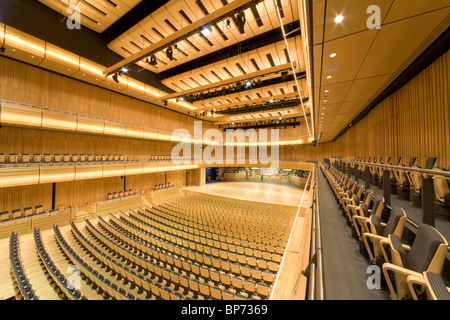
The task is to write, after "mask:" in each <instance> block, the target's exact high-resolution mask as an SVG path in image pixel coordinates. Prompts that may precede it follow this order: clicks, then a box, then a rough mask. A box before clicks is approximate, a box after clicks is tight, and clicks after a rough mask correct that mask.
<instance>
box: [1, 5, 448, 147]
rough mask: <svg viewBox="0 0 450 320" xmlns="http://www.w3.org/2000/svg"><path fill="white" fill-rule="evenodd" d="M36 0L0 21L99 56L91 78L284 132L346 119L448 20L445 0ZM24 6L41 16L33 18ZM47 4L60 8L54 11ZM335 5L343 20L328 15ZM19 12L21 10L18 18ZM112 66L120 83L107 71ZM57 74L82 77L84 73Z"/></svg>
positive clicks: (175, 105) (320, 135)
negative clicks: (70, 15) (70, 24)
mask: <svg viewBox="0 0 450 320" xmlns="http://www.w3.org/2000/svg"><path fill="white" fill-rule="evenodd" d="M33 3H34V6H32V5H29V4H27V5H20V4H18V2H17V3H16V2H14V3H13V4H11V2H8V1H6V0H0V9H2V10H3V11H4V12H6V14H5V15H3V16H2V10H0V19H1V20H0V22H4V23H6V24H8V25H11V24H13V27H15V28H17V29H19V30H21V31H23V32H27V33H29V34H31V35H33V36H34V37H38V38H39V39H42V40H43V41H48V42H50V43H52V44H54V45H57V46H59V47H61V48H62V49H64V50H67V51H69V52H70V53H73V54H75V55H79V56H81V57H83V58H86V59H90V60H91V61H93V62H94V63H95V64H98V66H99V68H102V72H103V79H99V78H100V77H98V75H96V76H94V77H93V78H96V81H99V83H98V85H100V86H103V87H105V88H108V89H111V90H115V91H119V92H121V93H123V94H127V95H132V96H134V97H136V98H139V99H144V97H143V94H142V93H144V94H145V93H146V92H156V91H157V92H158V93H157V94H156V97H157V99H158V103H160V105H161V106H163V107H168V108H172V109H174V110H176V111H178V112H183V113H186V114H189V115H191V116H195V117H197V118H200V119H203V120H209V121H213V122H214V123H215V124H216V125H217V126H218V127H220V128H223V129H225V128H239V127H241V128H251V127H255V128H263V127H275V125H276V124H277V123H278V122H279V124H280V125H281V123H282V124H283V126H281V127H280V128H281V129H283V128H287V127H289V128H290V129H289V134H290V135H292V136H295V135H297V136H303V135H308V136H314V137H315V138H316V139H318V140H320V142H326V141H331V140H333V139H335V138H336V137H337V136H338V135H339V133H340V132H342V130H344V129H345V128H347V127H348V126H349V125H350V126H351V125H352V121H354V119H355V118H357V116H358V115H359V114H361V112H363V110H365V109H366V108H367V106H369V105H370V103H371V102H373V101H374V100H375V99H376V98H377V97H378V96H379V95H380V93H381V92H383V91H384V90H385V89H386V88H387V87H388V86H389V85H390V84H392V83H393V82H394V81H395V80H396V78H397V77H398V76H399V75H400V74H401V73H402V72H403V71H404V70H405V69H406V68H407V67H408V66H410V65H411V64H412V63H413V62H414V60H415V59H416V58H417V57H418V56H419V55H420V54H421V53H423V52H424V51H425V50H426V49H427V48H428V47H429V46H430V45H431V44H432V42H433V41H434V40H435V39H437V38H438V37H439V35H441V34H442V33H443V32H444V31H445V29H446V28H448V26H449V13H450V7H449V5H448V0H433V1H424V0H358V1H355V0H333V1H331V0H310V1H308V0H305V1H298V0H170V1H165V0H152V1H139V0H72V1H69V0H33ZM38 3H39V6H38V5H37V4H38ZM73 4H76V5H77V6H78V7H79V8H80V11H81V13H82V14H83V15H82V17H81V24H82V30H80V31H79V32H78V33H68V31H67V27H65V26H63V24H62V23H61V21H63V20H64V19H67V17H66V18H64V16H67V6H68V5H73ZM371 5H376V6H378V7H379V8H380V18H381V27H380V28H379V29H369V28H368V26H367V24H366V22H367V19H368V18H369V17H370V16H371V14H370V13H367V8H368V7H369V6H371ZM33 12H34V13H36V12H38V13H39V16H40V17H46V18H45V21H44V20H43V19H41V20H40V21H39V23H36V22H37V20H36V19H38V18H35V17H33V15H32V14H33ZM51 12H53V14H55V13H56V14H60V15H62V16H61V17H60V18H59V19H57V21H54V20H55V19H52V18H51V17H52V14H51ZM241 12H243V13H244V16H245V23H244V24H243V25H242V26H240V25H239V14H240V13H241ZM305 12H307V14H305ZM338 15H342V17H343V20H342V21H341V22H340V23H336V22H335V18H336V16H338ZM25 16H26V17H27V18H29V19H20V17H25ZM20 20H22V21H20ZM93 21H96V22H97V23H94V22H93ZM36 26H38V27H36ZM205 26H209V30H208V31H209V32H208V33H206V32H205V31H204V29H205ZM228 26H229V28H228ZM69 34H70V37H68V35H69ZM83 41H84V42H85V43H86V44H87V45H82V43H83ZM169 47H170V48H171V49H172V56H170V55H168V54H167V48H169ZM332 53H335V56H334V57H330V54H332ZM68 55H70V54H68ZM151 58H153V59H154V63H151V61H150V60H151ZM27 62H29V61H27ZM43 66H44V67H45V64H43ZM123 67H125V68H126V69H128V71H122V68H123ZM116 72H120V74H119V80H120V82H119V83H118V84H116V83H115V82H114V81H112V78H111V76H112V75H114V73H116ZM65 74H66V75H68V76H74V77H77V78H79V79H82V80H84V73H83V75H81V73H80V72H78V74H77V76H75V74H70V73H67V71H65ZM329 76H331V78H328V77H329ZM135 80H136V81H140V82H136V81H135ZM92 81H93V82H94V83H95V79H92ZM132 83H133V85H132ZM96 84H97V83H96ZM147 86H148V87H149V88H150V89H148V90H147ZM137 88H139V89H137ZM136 90H140V91H139V93H136V92H135V91H136ZM145 98H147V97H145ZM144 100H145V99H144ZM148 101H149V102H154V101H155V100H154V99H153V100H148ZM305 117H306V118H305ZM305 119H306V120H305ZM311 140H312V139H309V140H305V141H311Z"/></svg>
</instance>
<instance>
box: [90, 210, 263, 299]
mask: <svg viewBox="0 0 450 320" xmlns="http://www.w3.org/2000/svg"><path fill="white" fill-rule="evenodd" d="M98 219H99V227H100V228H101V230H102V231H101V230H100V229H99V230H96V228H95V227H94V226H93V225H92V224H90V223H89V222H88V224H87V225H88V227H89V228H90V230H91V231H92V232H95V233H96V236H97V237H99V238H104V240H103V241H104V244H106V245H107V246H109V249H111V250H115V251H116V252H119V251H117V250H118V249H117V247H119V245H118V244H117V243H116V242H119V243H124V244H126V245H127V246H130V247H131V248H134V249H135V250H139V252H141V253H142V254H144V255H145V256H147V258H146V259H143V258H141V257H138V258H136V257H133V256H130V253H129V252H127V251H124V249H121V251H120V252H119V253H120V254H121V255H128V256H129V257H128V258H127V259H130V261H131V263H132V264H133V265H139V267H140V268H142V269H146V270H147V271H148V272H150V273H151V274H154V275H156V278H157V279H158V282H159V283H161V284H162V285H163V287H164V288H165V289H168V290H169V291H170V290H173V289H175V290H177V291H179V289H180V287H181V289H182V290H181V292H180V291H179V292H180V293H181V294H182V295H185V294H187V293H188V292H187V291H189V292H192V293H193V294H192V295H190V297H193V298H194V299H226V298H228V299H230V298H234V299H243V298H254V299H256V298H262V297H258V296H257V294H258V293H259V294H261V295H264V294H266V296H267V295H268V286H267V285H265V284H263V283H256V282H255V281H253V280H252V279H251V278H248V279H243V278H241V277H235V276H234V277H231V276H230V275H229V274H226V273H224V272H219V271H217V270H214V269H211V268H207V267H206V266H200V265H198V264H196V263H193V262H192V261H189V260H188V259H187V258H188V257H187V256H186V257H183V256H181V255H180V256H177V255H176V254H175V252H174V251H170V249H171V247H170V246H167V245H164V246H163V247H164V249H165V252H163V251H161V250H163V249H161V248H158V247H156V246H155V248H156V249H153V246H152V247H150V246H149V245H147V242H146V241H142V240H137V239H139V238H136V237H133V238H131V237H130V236H127V235H126V233H124V230H122V231H120V230H118V229H117V228H115V227H113V226H111V225H110V224H108V223H107V222H106V221H104V220H103V219H102V218H100V217H98ZM107 234H108V235H110V236H107ZM152 245H154V243H152ZM172 248H174V247H172ZM119 249H120V248H119ZM169 252H170V253H169ZM152 278H153V277H152ZM153 289H154V288H153V287H152V291H153ZM238 290H240V291H238ZM159 291H161V290H159ZM159 298H162V299H164V300H168V299H173V298H174V297H172V296H171V295H170V294H167V293H165V296H162V295H161V296H160V297H159Z"/></svg>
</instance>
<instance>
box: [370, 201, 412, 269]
mask: <svg viewBox="0 0 450 320" xmlns="http://www.w3.org/2000/svg"><path fill="white" fill-rule="evenodd" d="M405 221H406V213H405V211H404V210H403V209H401V210H400V211H393V212H391V214H390V216H389V219H388V221H387V223H383V222H381V219H380V218H379V217H378V216H377V215H372V216H371V217H370V218H368V221H367V222H368V223H369V225H370V226H369V227H366V229H369V232H365V233H364V234H363V241H364V244H365V246H366V249H367V253H368V254H369V259H370V260H371V261H372V262H374V261H375V259H376V258H377V257H379V256H381V255H382V253H381V248H380V240H381V239H385V238H387V237H388V236H389V235H390V234H395V235H396V236H397V237H399V238H401V237H402V235H403V229H404V226H405ZM369 241H370V242H369Z"/></svg>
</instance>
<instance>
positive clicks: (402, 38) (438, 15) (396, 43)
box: [358, 10, 450, 78]
mask: <svg viewBox="0 0 450 320" xmlns="http://www.w3.org/2000/svg"><path fill="white" fill-rule="evenodd" d="M449 12H450V11H448V10H439V11H434V12H431V13H427V14H423V15H418V16H415V17H413V18H409V19H405V20H401V21H398V22H395V23H391V24H388V25H384V26H383V27H382V28H381V30H380V31H379V32H378V34H377V37H376V39H375V41H374V43H373V45H372V47H371V50H370V52H369V53H368V54H367V58H366V59H365V61H364V63H363V65H362V66H361V70H360V71H359V72H358V78H364V77H371V76H374V75H381V74H387V73H394V72H395V71H396V70H397V69H398V68H399V67H400V66H401V65H402V64H403V63H404V62H405V61H406V60H407V59H408V58H409V57H410V56H411V55H412V54H413V53H414V51H415V50H416V49H417V48H418V47H419V46H420V45H421V44H422V42H423V41H424V39H425V38H426V37H427V36H428V35H429V34H431V33H432V32H433V30H434V29H435V28H436V27H438V25H439V24H440V23H441V22H442V21H443V19H444V18H445V17H446V16H448V14H449ZM411 62H412V61H411Z"/></svg>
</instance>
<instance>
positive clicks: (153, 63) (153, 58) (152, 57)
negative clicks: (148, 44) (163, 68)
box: [149, 55, 158, 66]
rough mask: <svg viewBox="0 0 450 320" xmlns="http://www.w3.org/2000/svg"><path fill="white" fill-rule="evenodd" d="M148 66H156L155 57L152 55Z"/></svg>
mask: <svg viewBox="0 0 450 320" xmlns="http://www.w3.org/2000/svg"><path fill="white" fill-rule="evenodd" d="M149 64H150V65H152V66H156V65H157V64H158V61H156V57H155V56H154V55H153V56H151V57H150V61H149Z"/></svg>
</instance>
